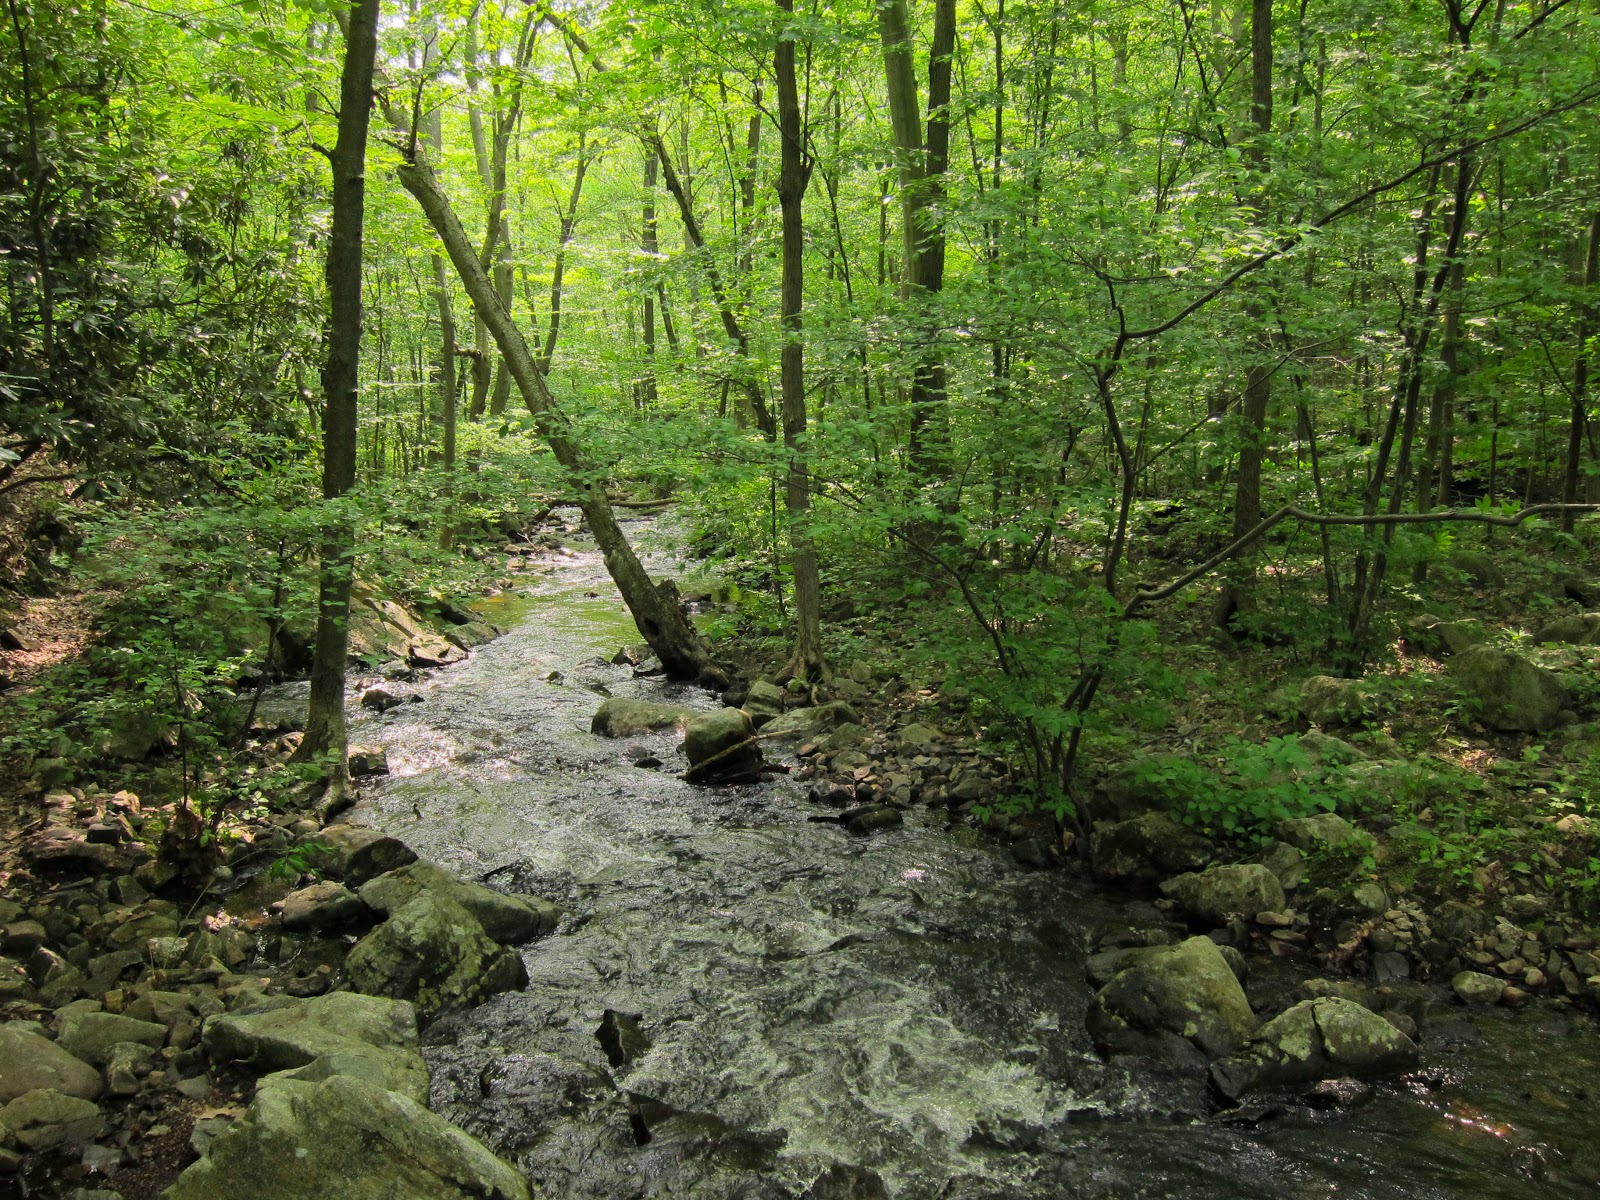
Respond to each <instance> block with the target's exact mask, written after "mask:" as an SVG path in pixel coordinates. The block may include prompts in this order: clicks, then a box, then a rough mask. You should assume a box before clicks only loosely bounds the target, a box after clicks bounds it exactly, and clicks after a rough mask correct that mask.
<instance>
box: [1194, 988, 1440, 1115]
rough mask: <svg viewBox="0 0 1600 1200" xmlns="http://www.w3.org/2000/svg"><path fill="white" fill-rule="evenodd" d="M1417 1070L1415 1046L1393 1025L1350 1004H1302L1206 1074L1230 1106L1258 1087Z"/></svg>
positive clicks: (1341, 1001)
mask: <svg viewBox="0 0 1600 1200" xmlns="http://www.w3.org/2000/svg"><path fill="white" fill-rule="evenodd" d="M1416 1065H1417V1046H1416V1043H1415V1042H1413V1041H1412V1040H1411V1039H1410V1038H1408V1037H1407V1036H1406V1035H1405V1034H1403V1033H1401V1032H1400V1030H1398V1029H1397V1028H1395V1026H1394V1025H1392V1024H1390V1023H1389V1022H1388V1021H1386V1020H1384V1019H1383V1018H1382V1017H1380V1016H1378V1015H1377V1014H1376V1013H1374V1012H1372V1011H1370V1010H1368V1009H1366V1008H1364V1007H1362V1006H1361V1005H1360V1004H1356V1003H1354V1002H1353V1001H1350V1000H1344V999H1340V998H1338V997H1334V996H1328V997H1323V998H1321V999H1316V1000H1302V1001H1301V1002H1300V1003H1299V1004H1296V1005H1295V1006H1294V1007H1293V1008H1290V1009H1289V1010H1287V1011H1286V1012H1283V1013H1281V1014H1279V1015H1278V1016H1276V1017H1274V1018H1273V1019H1272V1020H1270V1021H1268V1022H1267V1023H1266V1024H1265V1025H1263V1026H1262V1027H1261V1028H1260V1029H1259V1030H1257V1031H1256V1035H1255V1037H1253V1038H1252V1039H1251V1040H1250V1044H1249V1045H1248V1046H1246V1047H1245V1048H1244V1050H1243V1051H1241V1052H1240V1053H1238V1054H1235V1055H1232V1056H1230V1057H1228V1058H1226V1059H1223V1060H1222V1061H1221V1062H1218V1063H1215V1064H1213V1065H1212V1068H1211V1081H1212V1082H1213V1083H1214V1084H1215V1085H1216V1087H1217V1090H1218V1091H1220V1092H1221V1093H1222V1094H1223V1095H1224V1096H1226V1097H1228V1098H1229V1099H1231V1100H1237V1099H1238V1098H1239V1097H1240V1096H1242V1095H1244V1094H1245V1093H1246V1092H1249V1091H1253V1090H1255V1089H1257V1088H1262V1087H1275V1086H1282V1085H1285V1084H1296V1083H1310V1082H1312V1081H1313V1080H1318V1079H1329V1078H1334V1077H1340V1076H1346V1075H1353V1076H1358V1077H1363V1078H1373V1077H1377V1076H1383V1075H1397V1074H1400V1073H1402V1072H1404V1071H1409V1070H1410V1069H1411V1068H1413V1067H1415V1066H1416Z"/></svg>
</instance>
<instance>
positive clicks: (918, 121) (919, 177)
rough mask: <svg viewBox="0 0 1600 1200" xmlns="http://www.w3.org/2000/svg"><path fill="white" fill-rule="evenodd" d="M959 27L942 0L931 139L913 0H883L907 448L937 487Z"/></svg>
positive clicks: (943, 430) (944, 421) (921, 481)
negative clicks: (947, 183) (904, 325)
mask: <svg viewBox="0 0 1600 1200" xmlns="http://www.w3.org/2000/svg"><path fill="white" fill-rule="evenodd" d="M955 28H956V6H955V0H935V3H934V9H933V44H932V46H931V47H930V52H929V61H928V122H927V135H926V140H924V136H923V124H922V117H921V114H920V113H919V112H918V107H917V80H916V71H915V65H914V63H913V54H912V44H911V28H910V18H909V15H908V13H907V6H906V0H880V3H879V4H878V34H879V40H880V41H881V43H882V46H883V69H884V82H885V86H886V90H887V93H888V100H889V118H890V123H891V125H892V127H893V129H894V142H895V157H896V159H897V160H898V163H897V165H898V167H899V175H900V220H901V259H902V269H901V276H900V278H901V283H900V295H901V299H902V300H903V301H904V302H905V303H906V306H907V308H908V309H909V310H910V319H911V321H912V322H913V324H914V326H915V332H914V334H913V341H914V343H915V344H914V346H913V354H914V355H915V359H914V361H913V365H912V376H911V395H910V408H911V421H910V436H909V444H908V446H907V450H908V454H909V459H910V465H911V472H912V477H913V480H912V481H913V484H914V486H917V487H919V488H920V487H923V486H929V485H931V486H933V487H935V488H938V487H939V486H940V485H942V484H944V483H945V482H946V481H947V480H948V479H949V476H950V429H949V413H948V410H947V406H946V395H945V370H944V356H943V354H942V352H941V351H940V349H939V344H938V337H939V320H938V316H937V313H936V312H935V311H934V309H933V303H932V302H933V299H934V297H935V296H936V295H937V294H938V293H939V292H940V291H941V290H942V289H943V287H944V257H945V238H944V226H943V224H942V222H941V219H940V217H939V215H938V214H939V208H940V206H941V203H942V201H943V199H944V172H945V168H946V166H947V165H948V164H949V158H950V117H949V106H950V72H951V63H950V60H951V56H952V54H953V52H954V49H955ZM942 506H943V505H942V503H941V507H942ZM934 524H935V523H934V521H933V520H932V518H931V515H930V516H924V517H919V518H917V519H915V520H913V521H911V522H909V523H908V535H909V536H910V537H911V538H912V540H914V541H916V542H918V543H919V544H922V545H927V544H929V543H931V541H932V539H933V536H934Z"/></svg>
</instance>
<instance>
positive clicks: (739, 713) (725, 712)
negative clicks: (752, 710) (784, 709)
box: [683, 708, 761, 767]
mask: <svg viewBox="0 0 1600 1200" xmlns="http://www.w3.org/2000/svg"><path fill="white" fill-rule="evenodd" d="M755 733H756V727H755V725H754V723H753V722H752V721H751V719H750V715H749V714H748V713H746V712H745V711H743V710H742V709H738V708H719V709H717V710H716V711H715V712H707V713H696V714H695V715H694V716H692V717H690V718H689V720H688V722H687V723H686V724H685V725H684V731H683V752H684V754H686V755H687V756H688V758H689V765H690V766H691V767H698V766H701V765H702V764H704V763H706V762H708V761H709V760H711V759H713V758H716V756H717V755H719V754H723V753H726V752H728V751H730V750H732V749H733V748H734V747H735V746H738V745H740V744H741V743H744V742H748V741H749V740H750V739H751V738H753V737H754V736H755ZM748 749H749V754H729V755H728V758H727V759H722V760H719V762H718V763H717V765H718V766H721V765H722V764H723V763H724V762H728V761H729V760H730V759H748V758H750V757H751V756H752V755H753V756H754V758H756V759H757V760H759V759H760V757H761V751H760V749H759V748H758V747H756V746H750V747H749V748H748ZM730 765H732V766H744V765H748V764H747V763H746V762H739V763H732V764H730Z"/></svg>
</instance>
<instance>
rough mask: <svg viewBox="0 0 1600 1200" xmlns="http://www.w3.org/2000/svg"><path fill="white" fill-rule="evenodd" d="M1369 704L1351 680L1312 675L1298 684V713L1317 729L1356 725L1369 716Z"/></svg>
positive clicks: (1357, 685)
mask: <svg viewBox="0 0 1600 1200" xmlns="http://www.w3.org/2000/svg"><path fill="white" fill-rule="evenodd" d="M1370 706H1371V705H1370V701H1369V700H1368V698H1367V696H1366V694H1365V691H1364V690H1363V689H1362V688H1361V687H1360V685H1359V684H1358V683H1357V682H1356V681H1355V680H1354V679H1339V678H1337V677H1335V676H1332V675H1313V676H1311V678H1309V679H1307V680H1306V681H1305V682H1303V683H1302V684H1301V685H1300V715H1301V716H1302V717H1304V718H1305V720H1306V721H1307V722H1308V723H1310V724H1312V725H1315V726H1317V727H1318V728H1320V729H1330V728H1334V727H1337V726H1340V725H1356V724H1359V723H1360V722H1361V721H1362V720H1363V719H1364V718H1366V717H1367V716H1369V715H1371V714H1370V712H1369V709H1370Z"/></svg>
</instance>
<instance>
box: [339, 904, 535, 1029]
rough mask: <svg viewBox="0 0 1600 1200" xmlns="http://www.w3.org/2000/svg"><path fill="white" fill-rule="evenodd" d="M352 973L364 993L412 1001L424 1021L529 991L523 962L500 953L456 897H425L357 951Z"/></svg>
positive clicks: (349, 967)
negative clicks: (522, 989) (499, 995)
mask: <svg viewBox="0 0 1600 1200" xmlns="http://www.w3.org/2000/svg"><path fill="white" fill-rule="evenodd" d="M345 973H346V974H347V975H348V976H349V978H350V982H351V984H352V985H353V986H354V987H355V988H356V989H357V990H358V991H362V992H366V993H367V994H369V995H374V996H389V997H392V998H393V999H396V1000H409V1001H411V1002H412V1003H413V1004H415V1005H416V1007H417V1011H418V1012H419V1013H420V1014H421V1015H422V1016H424V1017H434V1016H438V1015H439V1014H440V1013H442V1012H447V1011H449V1010H451V1009H456V1008H469V1007H471V1006H472V1005H474V1004H481V1003H483V1001H485V1000H487V999H488V998H489V997H490V996H493V995H496V994H497V993H499V992H507V991H511V990H512V989H513V988H520V987H525V986H526V985H527V982H528V971H527V968H526V967H525V966H524V965H523V962H522V957H521V956H520V955H518V954H516V953H515V952H514V951H511V950H507V949H506V948H505V947H503V946H500V945H498V944H497V943H496V942H495V941H494V940H493V939H491V938H490V937H489V935H488V934H487V933H485V932H484V929H483V926H482V925H480V924H478V921H477V918H475V917H474V916H473V915H472V914H471V913H470V912H468V911H467V910H466V909H465V908H464V907H462V906H461V905H460V904H457V903H456V902H455V901H454V900H452V899H450V898H449V897H448V896H445V895H442V894H440V893H436V892H423V893H422V894H421V895H419V896H418V897H417V898H416V899H414V900H410V901H408V902H407V903H405V904H404V905H402V906H401V907H400V908H398V909H396V910H395V911H394V912H393V913H391V914H390V916H389V919H388V920H387V921H385V922H384V923H383V924H382V925H380V926H378V928H377V929H375V930H373V931H372V932H371V933H369V934H368V935H367V936H366V937H364V938H362V939H361V941H360V942H358V943H357V944H356V947H355V949H354V950H352V951H350V956H349V957H348V958H347V959H345Z"/></svg>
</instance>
